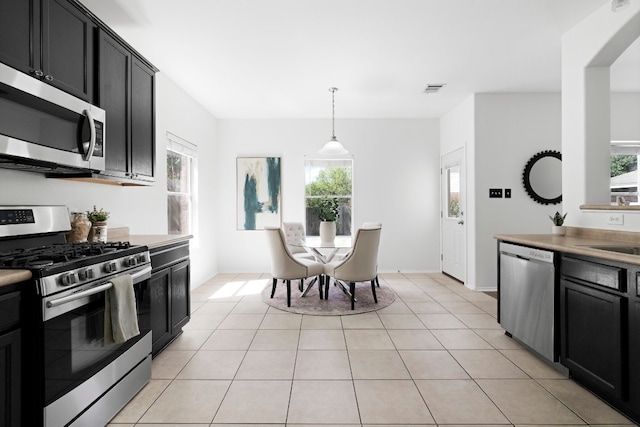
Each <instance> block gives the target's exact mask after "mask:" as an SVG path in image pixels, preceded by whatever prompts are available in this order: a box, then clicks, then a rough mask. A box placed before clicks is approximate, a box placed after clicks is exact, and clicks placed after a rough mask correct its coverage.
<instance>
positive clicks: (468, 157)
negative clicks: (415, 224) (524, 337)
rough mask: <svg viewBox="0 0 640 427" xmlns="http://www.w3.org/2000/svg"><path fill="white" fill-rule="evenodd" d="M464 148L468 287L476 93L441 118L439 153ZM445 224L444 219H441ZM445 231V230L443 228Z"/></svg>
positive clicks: (471, 279) (469, 279)
mask: <svg viewBox="0 0 640 427" xmlns="http://www.w3.org/2000/svg"><path fill="white" fill-rule="evenodd" d="M460 148H462V149H464V156H465V158H464V164H465V165H464V171H463V172H464V174H465V175H464V180H465V182H464V185H461V191H462V193H463V199H464V204H463V206H462V207H461V210H462V211H463V212H464V217H465V219H464V221H465V227H466V229H465V232H466V244H465V252H466V253H465V259H466V271H465V277H464V280H463V281H464V283H465V286H467V287H469V288H471V289H475V268H469V266H473V265H475V256H476V254H475V251H474V250H472V249H473V248H474V247H475V241H476V231H475V230H476V213H475V210H476V206H475V205H476V194H475V179H474V177H475V168H476V165H475V161H474V158H475V95H472V96H470V97H468V98H467V99H465V100H464V101H463V102H461V103H460V104H459V105H458V106H456V107H455V108H454V109H453V110H451V111H449V112H447V114H445V115H444V116H442V118H441V119H440V152H441V153H442V155H443V156H444V155H446V154H449V153H451V152H453V151H455V150H457V149H460ZM440 224H442V221H440ZM441 231H442V230H441Z"/></svg>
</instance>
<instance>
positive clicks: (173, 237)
mask: <svg viewBox="0 0 640 427" xmlns="http://www.w3.org/2000/svg"><path fill="white" fill-rule="evenodd" d="M107 236H108V237H107V238H108V239H109V241H112V242H116V241H120V242H129V243H131V244H132V245H144V246H147V247H148V248H149V249H156V248H161V247H162V246H168V245H172V244H174V243H180V242H186V241H187V240H190V239H193V236H192V235H191V234H129V227H118V228H116V227H114V228H110V229H109V231H108V235H107Z"/></svg>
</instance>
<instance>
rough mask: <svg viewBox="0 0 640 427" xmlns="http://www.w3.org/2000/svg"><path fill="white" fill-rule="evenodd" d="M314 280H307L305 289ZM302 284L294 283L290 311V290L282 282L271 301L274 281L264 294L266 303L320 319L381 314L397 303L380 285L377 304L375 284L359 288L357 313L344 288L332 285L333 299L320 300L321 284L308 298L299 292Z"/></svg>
mask: <svg viewBox="0 0 640 427" xmlns="http://www.w3.org/2000/svg"><path fill="white" fill-rule="evenodd" d="M309 280H310V279H307V280H305V286H306V284H307V283H309ZM299 283H300V281H298V280H295V281H294V280H292V281H291V307H287V286H286V285H285V284H284V283H283V282H282V280H278V284H277V285H276V293H275V295H274V296H273V298H271V281H270V282H269V285H267V286H266V287H265V288H264V290H263V291H262V301H264V302H265V303H266V304H268V305H270V306H271V307H273V308H277V309H279V310H283V311H288V312H291V313H298V314H312V315H316V316H344V315H348V314H359V313H366V312H368V311H375V310H380V309H381V308H385V307H386V306H388V305H389V304H391V303H392V302H393V301H395V299H396V294H395V293H394V292H393V291H392V290H391V289H390V288H389V287H387V286H385V285H380V287H379V288H378V287H376V295H377V296H378V303H377V304H376V303H375V302H374V301H373V295H372V293H371V283H370V282H366V283H357V284H356V300H357V301H356V303H355V309H353V310H351V299H350V298H349V297H348V296H347V295H346V294H345V293H344V292H342V289H341V288H340V286H335V285H334V281H333V280H332V281H331V286H330V287H329V299H327V300H324V299H322V300H321V299H320V297H319V295H318V284H317V283H315V284H314V285H313V287H312V288H311V289H310V290H309V292H307V294H306V295H305V296H304V297H301V296H300V295H301V294H302V292H300V291H299V290H298V284H299Z"/></svg>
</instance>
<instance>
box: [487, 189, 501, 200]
mask: <svg viewBox="0 0 640 427" xmlns="http://www.w3.org/2000/svg"><path fill="white" fill-rule="evenodd" d="M489 198H490V199H494V198H497V199H501V198H502V188H490V189H489Z"/></svg>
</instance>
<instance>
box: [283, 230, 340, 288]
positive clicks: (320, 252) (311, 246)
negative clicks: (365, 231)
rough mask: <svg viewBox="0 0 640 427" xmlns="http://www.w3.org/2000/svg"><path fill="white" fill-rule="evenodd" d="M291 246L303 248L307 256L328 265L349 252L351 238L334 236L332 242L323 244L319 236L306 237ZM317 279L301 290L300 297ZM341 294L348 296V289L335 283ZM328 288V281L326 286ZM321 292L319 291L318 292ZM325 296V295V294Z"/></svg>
mask: <svg viewBox="0 0 640 427" xmlns="http://www.w3.org/2000/svg"><path fill="white" fill-rule="evenodd" d="M290 245H291V246H297V247H302V248H304V249H305V250H306V251H307V252H308V253H309V254H311V255H313V257H314V258H315V259H316V261H318V262H321V263H322V264H328V263H330V262H331V261H333V260H334V258H335V257H336V255H339V254H346V253H348V252H349V251H350V250H351V245H352V238H351V236H336V238H335V239H334V241H333V242H324V241H322V240H320V237H319V236H306V237H305V239H304V240H301V241H299V242H295V243H290ZM316 281H317V278H316V277H314V278H313V279H312V280H311V281H309V283H308V284H307V285H306V287H305V288H304V290H302V289H301V290H302V295H301V297H304V296H305V295H306V294H307V293H308V292H309V290H310V289H311V288H312V287H313V285H314V284H315V283H316ZM336 282H337V283H338V284H339V285H340V288H341V289H342V291H343V292H345V293H346V294H348V295H349V288H348V287H346V285H344V284H343V283H341V282H339V281H336ZM326 286H328V281H327V285H326ZM321 291H322V290H321V289H320V290H319V292H321ZM325 294H327V293H325Z"/></svg>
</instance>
